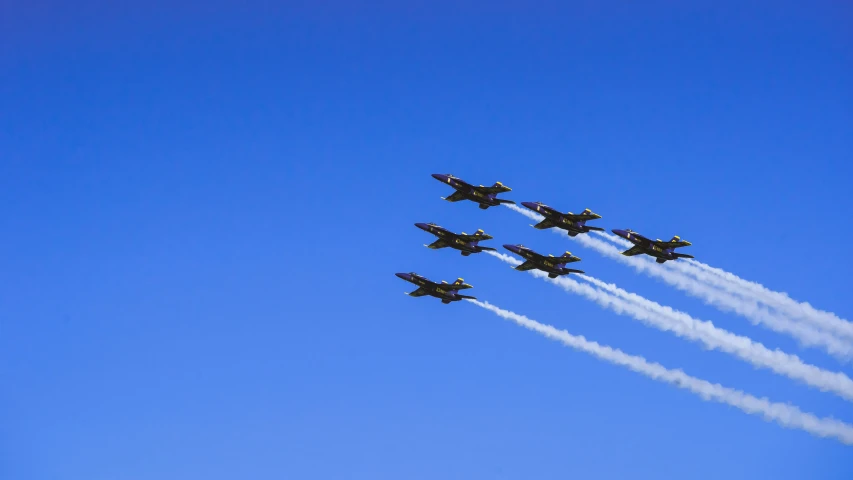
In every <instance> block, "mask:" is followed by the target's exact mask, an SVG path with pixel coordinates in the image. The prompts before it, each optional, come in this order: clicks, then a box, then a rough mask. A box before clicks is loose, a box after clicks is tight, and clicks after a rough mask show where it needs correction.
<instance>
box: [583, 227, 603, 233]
mask: <svg viewBox="0 0 853 480" xmlns="http://www.w3.org/2000/svg"><path fill="white" fill-rule="evenodd" d="M585 227H586V226H585ZM585 230H586V231H588V232H592V231H596V232H603V231H604V229H603V228H601V227H586V228H585Z"/></svg>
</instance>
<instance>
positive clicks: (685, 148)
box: [0, 1, 853, 480]
mask: <svg viewBox="0 0 853 480" xmlns="http://www.w3.org/2000/svg"><path fill="white" fill-rule="evenodd" d="M429 3H430V4H431V6H430V7H427V6H425V5H424V4H422V3H418V4H415V3H409V4H407V5H406V6H389V5H369V6H368V5H365V6H360V7H355V6H352V5H338V4H337V3H336V2H325V3H323V4H322V5H309V4H308V3H307V2H306V4H304V5H303V4H299V5H298V4H296V3H293V4H291V5H289V6H288V7H270V6H262V5H251V4H243V5H242V6H239V7H237V6H233V5H229V4H226V3H224V2H219V3H216V2H214V3H205V4H200V3H199V4H194V3H192V2H184V3H181V4H178V5H172V6H171V7H169V6H166V5H165V4H164V5H160V4H157V3H154V4H148V5H147V6H144V7H142V6H139V7H135V8H119V7H114V6H107V5H101V4H98V3H92V2H83V3H82V4H81V5H79V6H75V7H74V8H71V7H68V6H57V5H49V4H47V3H41V4H38V5H35V4H25V3H24V2H12V3H11V4H6V5H5V6H4V7H0V8H2V9H3V10H4V11H5V14H0V71H2V72H3V73H2V75H0V112H2V114H0V213H2V215H0V232H2V234H0V248H2V251H3V252H5V255H4V259H3V262H2V268H0V288H2V295H0V382H2V385H3V390H2V391H3V393H2V395H0V423H2V425H3V428H2V434H0V477H2V478H16V479H48V478H50V479H55V478H85V479H87V480H98V479H113V478H138V479H154V478H156V479H158V480H165V479H185V478H202V477H203V478H208V479H218V478H222V479H225V478H234V477H236V476H240V477H245V478H258V479H264V478H270V479H272V478H359V479H361V478H364V479H382V478H388V479H391V478H411V479H420V478H423V479H432V478H483V477H485V478H507V479H509V478H566V477H576V478H612V479H617V478H618V479H623V478H637V479H646V478H648V479H659V478H695V479H704V478H708V479H710V478H721V477H724V478H730V479H737V478H778V479H789V478H790V479H794V478H797V479H799V478H822V479H823V478H826V479H842V478H845V479H847V478H850V476H851V473H853V461H851V458H853V457H851V452H853V451H851V449H850V447H848V446H844V445H842V444H840V443H838V442H836V441H834V440H827V439H818V438H815V437H812V436H810V435H808V434H807V433H804V432H802V431H797V430H786V429H783V428H781V427H779V426H777V425H776V424H772V423H767V422H764V421H762V420H761V419H759V418H757V417H753V416H748V415H746V414H744V413H742V412H740V411H738V410H736V409H734V408H730V407H727V406H723V405H719V404H713V403H707V402H703V401H702V400H700V399H699V398H698V397H695V396H693V395H691V394H689V393H687V392H685V391H682V390H678V389H675V388H673V387H670V386H667V385H664V384H659V383H656V382H653V381H651V380H649V379H646V378H644V377H641V376H639V375H637V374H634V373H632V372H629V371H627V370H624V369H622V368H620V367H617V366H612V365H609V364H606V363H603V362H601V361H598V360H596V359H594V358H592V357H589V356H587V355H586V354H583V353H579V352H574V351H572V350H570V349H567V348H565V347H563V346H561V345H559V344H557V343H555V342H552V341H549V340H547V339H545V338H543V337H540V336H538V335H536V334H534V333H532V332H529V331H526V330H524V329H521V328H518V327H517V326H515V325H512V324H510V323H509V322H506V321H504V320H501V319H499V318H498V317H495V316H493V315H491V314H490V313H488V312H485V311H483V310H480V309H478V308H476V307H474V306H472V305H469V304H453V305H442V304H441V303H440V302H438V301H436V300H435V299H430V298H418V299H414V298H409V297H406V296H404V295H403V294H402V293H403V292H404V291H410V290H412V289H413V287H412V286H411V285H409V284H405V283H403V282H402V281H400V280H399V279H398V278H396V277H395V276H394V275H393V273H394V272H401V271H402V272H407V271H416V272H419V273H421V274H424V275H426V276H427V277H429V278H432V279H434V280H441V279H446V280H449V281H452V280H453V279H455V278H456V277H459V276H461V277H464V278H465V280H466V281H467V282H468V283H471V284H473V285H474V289H473V290H472V291H471V292H472V294H474V295H477V296H478V298H481V299H484V300H488V301H490V302H493V303H495V304H497V305H498V306H501V307H503V308H507V309H510V310H513V311H515V312H518V313H521V314H525V315H528V316H529V317H531V318H534V319H536V320H538V321H541V322H543V323H548V324H552V325H555V326H557V327H559V328H565V329H568V330H569V331H570V332H572V333H575V334H582V335H585V336H587V337H588V338H590V339H593V340H597V341H599V342H602V343H606V344H609V345H612V346H614V347H617V348H621V349H623V350H625V351H627V352H629V353H633V354H640V355H643V356H645V357H646V358H648V359H650V360H653V361H658V362H661V363H663V364H664V365H666V366H668V367H671V368H683V369H684V370H685V371H686V372H688V373H690V374H692V375H696V376H698V377H702V378H705V379H708V380H710V381H714V382H720V383H722V384H724V385H727V386H730V387H734V388H739V389H743V390H746V391H748V392H750V393H753V394H755V395H759V396H768V397H769V398H771V399H773V400H776V401H783V402H791V403H794V404H796V405H798V406H800V407H801V408H803V409H804V410H806V411H811V412H814V413H816V414H818V415H820V416H829V415H832V416H835V417H836V418H839V419H841V420H845V421H847V422H853V408H851V406H850V404H849V403H846V402H844V401H843V400H841V399H838V398H837V397H835V396H832V395H829V394H824V393H821V392H818V391H815V390H812V389H808V388H806V387H804V386H802V385H799V384H796V383H794V382H791V381H790V380H787V379H785V378H782V377H780V376H777V375H773V374H771V373H769V372H767V371H763V370H755V369H754V368H752V367H751V366H749V365H748V364H746V363H744V362H742V361H739V360H737V359H734V358H732V357H729V356H727V355H725V354H722V353H719V352H709V351H705V350H703V349H702V348H700V347H699V346H697V345H696V344H692V343H688V342H685V341H683V340H680V339H678V338H676V337H674V336H672V335H669V334H666V333H663V332H659V331H657V330H653V329H649V328H647V327H644V326H642V325H640V324H639V323H638V322H635V321H633V320H631V319H629V318H628V317H623V316H618V315H615V314H613V313H611V312H608V311H604V310H602V309H601V308H599V307H598V306H596V305H594V304H592V303H590V302H588V301H586V300H584V299H583V298H581V297H577V296H572V295H569V294H566V293H565V292H563V291H561V290H559V289H558V288H556V287H553V286H550V285H547V284H545V283H543V282H541V281H538V280H536V279H534V278H531V277H530V276H529V275H525V274H522V273H519V272H513V271H512V270H510V268H509V267H508V266H507V265H505V264H502V263H500V262H498V261H497V260H495V259H493V258H491V257H488V256H486V255H475V256H471V257H468V258H463V257H461V256H459V255H458V253H457V252H453V251H447V250H441V251H431V250H428V249H426V248H424V247H423V246H422V245H423V244H424V243H429V242H431V241H432V237H430V236H429V235H428V234H426V233H425V232H422V231H421V230H418V229H417V228H415V227H414V226H413V223H415V222H436V223H438V224H440V225H443V226H445V227H447V228H449V229H451V230H455V231H460V230H465V231H468V232H471V231H473V230H475V229H477V228H482V229H484V230H485V231H486V232H487V233H489V234H491V235H493V236H494V237H495V240H494V241H492V242H491V244H492V245H495V246H498V245H501V244H503V243H524V244H525V245H528V246H530V247H532V248H534V249H537V250H541V251H544V252H550V253H555V254H557V253H561V252H563V251H565V250H567V249H568V250H571V251H572V252H573V253H574V254H575V255H578V256H580V257H581V258H582V259H583V262H582V263H581V264H579V265H580V266H581V267H582V268H583V269H584V270H586V271H587V272H588V273H590V274H592V275H594V276H596V277H598V278H601V279H603V280H606V281H609V282H615V283H617V284H618V285H619V286H621V287H623V288H626V289H628V290H630V291H633V292H637V293H640V294H642V295H644V296H647V297H648V298H651V299H653V300H655V301H658V302H660V303H663V304H666V305H671V306H673V307H677V308H679V309H682V310H685V311H688V312H690V313H691V314H692V315H694V316H697V317H699V318H703V319H706V320H712V321H714V322H715V324H717V325H719V326H720V327H722V328H726V329H728V330H731V331H733V332H735V333H738V334H742V335H748V336H750V337H752V338H754V339H756V340H758V341H761V342H763V343H765V344H766V345H768V346H770V347H774V348H775V347H778V348H781V349H783V350H785V351H786V352H790V353H796V354H798V355H800V356H801V357H802V358H803V359H804V360H806V361H808V362H810V363H813V364H816V365H819V366H821V367H824V368H827V369H831V370H836V371H837V370H840V371H845V372H847V373H848V374H853V369H851V366H850V365H849V364H848V365H841V364H839V363H838V362H837V361H835V360H834V359H832V358H829V357H827V356H826V355H823V354H822V353H821V352H820V351H819V350H813V349H803V348H801V347H799V346H798V345H797V344H796V342H795V341H794V340H792V339H791V338H788V337H785V336H782V335H779V334H775V333H772V332H769V331H767V330H764V329H762V328H759V327H755V326H753V325H751V324H749V323H748V322H747V321H746V320H744V319H742V318H740V317H737V316H734V315H730V314H725V313H721V312H719V311H717V310H715V309H712V308H710V307H708V306H706V305H703V304H702V302H701V301H699V300H697V299H695V298H691V297H688V296H686V295H684V294H683V293H681V292H678V291H676V290H674V289H672V288H670V287H668V286H666V285H664V284H662V283H660V282H658V281H655V280H652V279H649V278H648V277H645V276H642V275H639V274H637V273H636V272H634V271H633V270H631V269H630V268H628V267H626V266H624V265H620V264H617V263H615V262H613V261H611V260H608V259H606V258H604V257H602V256H600V255H598V254H597V253H595V252H594V251H591V250H588V249H584V248H583V247H581V246H580V245H577V244H575V243H573V242H569V241H568V240H566V239H564V238H562V237H559V236H557V235H553V234H551V233H548V232H540V231H536V230H534V229H532V228H530V227H529V226H528V224H529V223H531V222H530V221H529V220H528V219H526V218H524V217H522V216H520V215H518V214H516V213H513V212H512V211H510V210H508V209H506V208H494V209H489V210H487V211H482V210H479V209H478V208H477V207H476V206H475V205H474V204H470V203H455V204H451V203H448V202H444V201H442V200H440V198H439V197H441V196H445V195H447V194H449V193H450V191H448V189H447V188H445V187H444V186H442V185H441V184H440V183H438V182H436V181H435V180H434V179H432V178H430V174H431V173H453V174H455V175H457V176H460V177H462V178H463V179H467V180H469V181H471V182H473V183H477V184H479V183H482V184H491V183H493V182H494V181H496V180H500V181H502V182H503V183H505V184H506V185H508V186H510V187H511V188H513V191H512V192H511V193H509V194H507V195H506V197H508V198H512V199H515V200H517V201H533V200H540V201H543V202H545V203H548V204H550V205H552V206H554V207H557V208H559V209H561V210H563V211H566V210H572V211H579V210H582V209H583V208H587V207H588V208H591V209H593V210H594V211H595V212H597V213H600V214H601V215H602V216H603V219H602V220H600V221H599V224H600V225H602V226H604V227H606V228H608V229H610V228H625V227H629V228H632V229H634V230H637V231H640V232H643V233H647V234H648V235H650V236H652V237H660V238H669V237H671V236H672V235H673V234H678V235H681V236H682V237H683V238H685V239H687V240H690V241H691V242H693V246H692V247H690V249H689V250H690V252H689V253H691V254H693V255H695V256H696V257H697V258H698V259H701V260H702V261H705V262H706V263H709V264H711V265H713V266H717V267H721V268H724V269H726V270H729V271H732V272H734V273H736V274H738V275H740V276H742V277H745V278H748V279H750V280H755V281H759V282H761V283H763V284H765V285H767V286H768V287H770V288H773V289H776V290H781V291H786V292H788V293H790V294H791V295H792V296H793V297H794V298H796V299H799V300H805V301H809V302H810V303H812V304H813V305H815V306H817V307H819V308H822V309H825V310H829V311H832V312H835V313H837V314H838V315H840V316H841V317H843V318H851V317H853V304H851V302H850V297H849V293H850V282H849V272H850V271H851V269H853V261H851V257H850V255H849V254H848V253H847V252H848V249H849V243H850V238H851V235H853V227H851V224H850V222H849V221H847V218H848V217H849V213H850V211H851V208H853V199H851V195H850V193H849V191H850V190H849V181H850V178H851V173H853V172H851V167H850V159H851V158H853V135H851V133H852V132H851V125H853V90H851V88H850V85H853V66H851V63H850V53H849V52H850V51H851V47H853V38H851V35H850V30H849V28H848V25H849V24H850V20H851V18H853V12H851V9H850V8H848V7H845V6H842V5H840V4H839V2H823V1H821V2H812V3H811V4H810V5H809V6H804V5H799V6H798V5H796V2H781V3H780V2H747V4H743V2H737V3H734V2H699V3H695V4H693V5H691V6H689V7H688V6H674V5H673V4H670V3H669V2H651V3H648V2H644V4H643V5H642V6H636V7H623V8H616V7H613V6H608V7H598V6H593V5H590V3H591V2H584V3H579V4H563V2H553V3H551V4H544V3H543V4H540V5H539V6H537V7H535V8H534V7H532V6H527V7H524V6H522V4H520V3H519V4H517V5H510V4H502V3H499V4H494V3H492V4H490V5H489V6H488V7H486V6H482V5H476V4H474V3H471V2H465V3H458V2H454V3H442V4H439V3H434V2H429ZM558 3H559V5H558ZM735 5H737V6H735Z"/></svg>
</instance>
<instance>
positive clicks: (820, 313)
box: [592, 231, 853, 340]
mask: <svg viewBox="0 0 853 480" xmlns="http://www.w3.org/2000/svg"><path fill="white" fill-rule="evenodd" d="M592 233H594V234H596V235H599V236H600V237H602V238H605V239H607V240H609V241H611V242H613V243H616V244H618V245H622V246H625V247H630V246H632V244H631V242H628V241H627V240H624V239H622V238H619V237H617V236H616V235H613V234H610V233H607V232H597V231H594V232H592ZM665 268H670V269H673V270H676V271H679V272H681V273H684V274H687V275H690V276H692V277H694V278H696V279H697V280H699V281H701V282H704V283H707V284H708V285H712V286H714V287H717V288H719V289H721V290H723V291H726V292H728V293H732V294H735V295H738V296H741V297H744V298H751V299H755V300H756V301H758V302H761V303H763V304H764V305H767V306H768V307H771V308H774V309H776V310H778V311H779V312H780V313H782V314H784V315H785V316H787V317H789V318H791V319H794V320H800V321H803V322H808V323H810V324H812V325H813V326H815V327H817V328H819V329H822V330H825V331H827V332H829V333H833V334H835V335H839V336H842V337H845V338H846V339H848V340H853V322H850V321H848V320H845V319H843V318H840V317H839V316H838V315H836V314H834V313H832V312H827V311H824V310H819V309H817V308H815V307H813V306H811V305H810V304H809V303H808V302H798V301H796V300H794V299H792V298H791V297H789V296H788V295H787V294H786V293H783V292H777V291H774V290H771V289H769V288H767V287H765V286H764V285H761V284H760V283H756V282H751V281H749V280H745V279H743V278H740V277H738V276H737V275H735V274H733V273H729V272H727V271H725V270H722V269H720V268H716V267H712V266H710V265H707V264H705V263H702V262H699V261H697V260H691V259H685V261H681V262H669V263H667V264H665Z"/></svg>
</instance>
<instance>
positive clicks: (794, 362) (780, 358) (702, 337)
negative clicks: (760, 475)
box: [487, 251, 853, 401]
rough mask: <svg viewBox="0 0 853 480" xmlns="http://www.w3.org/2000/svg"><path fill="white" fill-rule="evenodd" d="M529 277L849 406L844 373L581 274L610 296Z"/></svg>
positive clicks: (852, 395)
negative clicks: (804, 386)
mask: <svg viewBox="0 0 853 480" xmlns="http://www.w3.org/2000/svg"><path fill="white" fill-rule="evenodd" d="M487 253H488V254H490V255H492V256H494V257H496V258H499V259H500V260H502V261H504V262H506V263H509V264H511V265H519V264H520V263H521V262H519V261H518V260H516V259H515V258H513V257H510V256H508V255H504V254H501V253H496V252H491V251H489V252H487ZM528 273H530V274H532V275H533V276H535V277H538V278H541V279H543V280H547V281H549V282H551V283H554V284H556V285H559V286H560V287H562V288H563V289H564V290H566V291H568V292H571V293H575V294H578V295H582V296H584V297H586V298H587V299H589V300H592V301H594V302H596V303H598V304H599V305H601V306H602V307H605V308H610V309H611V310H614V311H615V312H616V313H619V314H623V313H625V314H628V315H630V316H631V317H633V318H635V319H637V320H639V321H641V322H643V323H645V324H646V325H650V326H653V327H655V328H657V329H659V330H663V331H668V332H673V333H674V334H676V335H678V336H679V337H682V338H687V339H689V340H693V341H699V342H702V343H703V344H704V345H705V346H706V347H707V348H711V349H717V350H721V351H723V352H726V353H729V354H732V355H735V356H737V357H739V358H741V359H743V360H746V361H747V362H749V363H751V364H752V365H754V366H756V367H761V368H767V369H769V370H771V371H773V372H775V373H777V374H780V375H785V376H786V377H788V378H791V379H793V380H797V381H800V382H803V383H805V384H807V385H809V386H812V387H815V388H817V389H819V390H821V391H824V392H832V393H834V394H836V395H839V396H840V397H842V398H844V399H846V400H848V401H853V380H851V379H850V378H849V377H848V376H847V375H845V374H843V373H840V372H829V371H826V370H823V369H821V368H818V367H816V366H814V365H810V364H807V363H805V362H803V361H802V360H801V359H800V358H799V357H797V356H796V355H791V354H788V353H785V352H783V351H781V350H778V349H777V350H770V349H769V348H767V347H765V346H764V345H763V344H761V343H759V342H755V341H753V340H752V339H750V338H748V337H743V336H740V335H736V334H734V333H731V332H729V331H727V330H724V329H721V328H717V327H715V326H714V324H713V323H711V322H708V321H702V320H698V319H695V318H693V317H691V316H690V315H688V314H687V313H684V312H680V311H678V310H674V309H672V308H670V307H666V306H663V305H660V304H659V303H656V302H653V301H651V300H648V299H646V298H644V297H642V296H640V295H637V294H634V293H630V292H627V291H625V290H623V289H621V288H619V287H617V286H616V285H612V284H609V283H605V282H602V281H601V280H598V279H596V278H593V277H590V276H587V275H582V276H581V278H583V279H584V280H586V281H588V282H590V283H592V284H593V285H596V286H598V287H599V288H601V289H603V290H606V291H607V292H610V293H606V292H604V291H602V290H599V289H596V288H593V287H591V286H589V285H585V284H581V283H578V282H576V281H574V280H572V279H570V278H568V277H558V278H548V275H547V274H545V273H544V272H541V271H538V270H529V271H528ZM611 293H612V294H613V295H611Z"/></svg>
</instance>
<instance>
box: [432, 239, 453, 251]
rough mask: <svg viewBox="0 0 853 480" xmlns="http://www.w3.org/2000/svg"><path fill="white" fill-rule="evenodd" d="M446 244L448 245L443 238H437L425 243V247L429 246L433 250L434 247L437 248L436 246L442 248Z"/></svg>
mask: <svg viewBox="0 0 853 480" xmlns="http://www.w3.org/2000/svg"><path fill="white" fill-rule="evenodd" d="M446 246H448V245H447V242H445V241H444V240H442V239H438V240H436V241H434V242H432V243H430V244H429V245H427V247H429V248H431V249H433V250H435V249H437V248H444V247H446Z"/></svg>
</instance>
